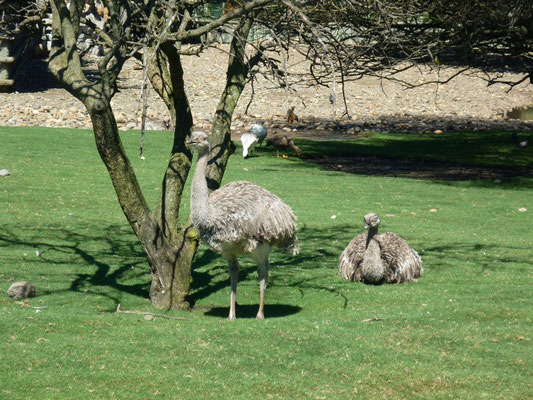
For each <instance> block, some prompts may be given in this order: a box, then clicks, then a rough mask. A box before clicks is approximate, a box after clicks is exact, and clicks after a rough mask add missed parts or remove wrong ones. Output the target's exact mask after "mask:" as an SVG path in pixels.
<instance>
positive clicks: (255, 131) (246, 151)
mask: <svg viewBox="0 0 533 400" xmlns="http://www.w3.org/2000/svg"><path fill="white" fill-rule="evenodd" d="M266 135H267V130H266V128H265V127H264V126H263V125H260V124H252V126H251V128H250V132H246V133H243V134H242V136H241V142H242V157H243V158H248V156H249V155H250V154H252V150H253V149H254V147H255V145H256V144H259V146H261V144H263V140H265V138H266Z"/></svg>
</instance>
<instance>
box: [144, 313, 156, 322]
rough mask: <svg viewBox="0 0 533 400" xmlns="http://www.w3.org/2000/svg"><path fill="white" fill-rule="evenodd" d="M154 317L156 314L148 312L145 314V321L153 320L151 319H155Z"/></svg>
mask: <svg viewBox="0 0 533 400" xmlns="http://www.w3.org/2000/svg"><path fill="white" fill-rule="evenodd" d="M153 319H154V316H153V315H150V314H146V315H145V316H144V320H145V321H151V320H153Z"/></svg>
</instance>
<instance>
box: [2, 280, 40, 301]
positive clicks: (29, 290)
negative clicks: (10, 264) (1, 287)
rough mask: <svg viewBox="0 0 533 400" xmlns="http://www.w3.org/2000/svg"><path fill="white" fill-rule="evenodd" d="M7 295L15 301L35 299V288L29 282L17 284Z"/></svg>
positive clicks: (12, 286) (13, 285) (10, 288)
mask: <svg viewBox="0 0 533 400" xmlns="http://www.w3.org/2000/svg"><path fill="white" fill-rule="evenodd" d="M7 295H8V296H9V297H12V298H14V299H26V298H28V297H35V286H34V285H33V284H32V283H30V282H27V281H21V282H15V283H14V284H12V285H11V286H10V287H9V289H8V290H7Z"/></svg>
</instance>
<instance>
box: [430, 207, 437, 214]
mask: <svg viewBox="0 0 533 400" xmlns="http://www.w3.org/2000/svg"><path fill="white" fill-rule="evenodd" d="M429 212H432V213H436V212H437V209H436V208H432V209H431V210H429Z"/></svg>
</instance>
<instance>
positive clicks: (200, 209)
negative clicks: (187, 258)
mask: <svg viewBox="0 0 533 400" xmlns="http://www.w3.org/2000/svg"><path fill="white" fill-rule="evenodd" d="M187 143H188V144H189V145H190V146H191V147H194V148H196V149H197V150H198V161H197V164H196V169H195V172H194V176H193V182H192V189H191V220H192V223H193V225H194V226H195V227H196V228H197V229H198V230H199V232H200V236H201V238H202V239H203V240H204V241H205V242H206V243H207V244H208V245H209V247H210V248H211V249H212V250H214V251H215V252H217V253H220V254H221V255H222V256H223V257H224V258H225V259H226V260H227V261H228V266H229V272H230V280H231V299H230V313H229V319H235V318H236V314H235V299H236V292H237V281H238V273H239V263H238V261H237V257H238V256H240V255H249V256H250V257H252V258H253V259H254V261H256V262H257V264H258V274H259V280H260V302H259V311H258V312H257V318H264V296H265V289H266V282H267V278H268V270H269V262H268V256H269V254H270V252H271V251H272V248H273V247H274V246H277V247H280V248H281V249H284V250H289V249H291V250H292V251H293V254H296V253H297V252H298V238H297V236H296V217H295V216H294V214H293V212H292V210H291V208H290V207H289V206H288V205H287V204H285V203H284V202H283V201H282V200H281V199H280V198H279V197H277V196H276V195H274V194H273V193H271V192H269V191H268V190H266V189H264V188H262V187H261V186H258V185H256V184H254V183H251V182H245V181H236V182H231V183H228V184H227V185H225V186H223V187H221V188H220V189H218V190H215V191H214V192H213V193H211V194H210V195H209V191H208V188H207V181H206V178H205V173H206V168H207V159H208V155H209V149H210V146H209V140H208V136H207V134H206V133H204V132H193V133H192V134H191V137H190V139H189V140H188V142H187Z"/></svg>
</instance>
